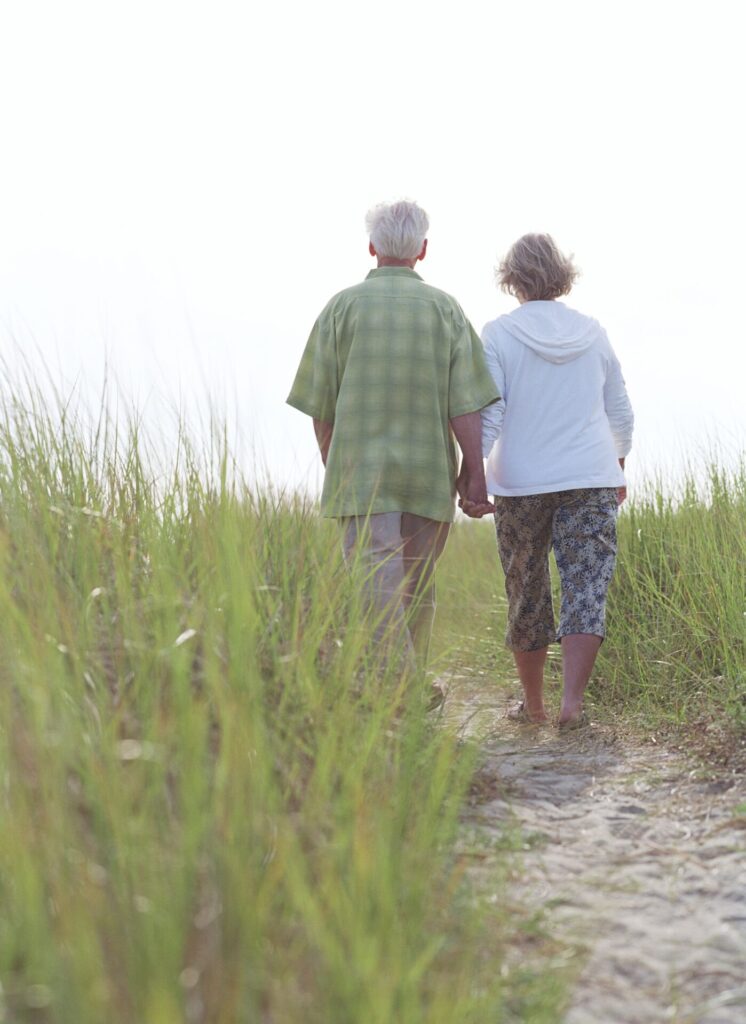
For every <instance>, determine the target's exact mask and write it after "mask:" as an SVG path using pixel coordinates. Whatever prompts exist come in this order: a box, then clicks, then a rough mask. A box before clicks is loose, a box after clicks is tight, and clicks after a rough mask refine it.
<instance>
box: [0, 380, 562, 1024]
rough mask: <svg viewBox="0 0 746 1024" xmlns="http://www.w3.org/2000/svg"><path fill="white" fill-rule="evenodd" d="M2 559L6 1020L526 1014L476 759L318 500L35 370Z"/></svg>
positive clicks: (432, 1018) (0, 893)
mask: <svg viewBox="0 0 746 1024" xmlns="http://www.w3.org/2000/svg"><path fill="white" fill-rule="evenodd" d="M0 563H1V571H0V644H2V660H1V662H0V674H1V676H2V678H1V680H0V683H1V685H0V782H1V784H2V789H1V790H0V815H1V817H2V820H1V824H0V980H1V982H2V988H1V990H0V1020H8V1021H13V1022H26V1021H29V1022H31V1021H33V1022H55V1024H57V1022H59V1024H68V1022H69V1024H73V1022H74V1024H89V1022H90V1024H101V1022H102V1021H110V1022H112V1024H125V1022H126V1024H130V1022H132V1024H135V1022H137V1024H143V1022H148V1024H176V1022H179V1024H181V1022H184V1021H186V1022H205V1024H213V1022H214V1024H241V1022H246V1024H257V1022H262V1024H295V1022H299V1021H304V1022H309V1024H311V1022H319V1024H322V1022H323V1024H332V1022H360V1024H392V1022H402V1024H416V1022H418V1021H422V1022H423V1024H424V1022H428V1024H438V1022H443V1024H446V1022H448V1024H453V1022H457V1021H474V1022H475V1024H477V1022H479V1024H482V1022H483V1021H486V1020H490V1021H497V1020H500V1019H503V1017H502V1014H503V1010H502V1007H503V992H502V989H501V983H500V974H499V964H500V960H499V944H500V941H502V933H501V932H500V930H499V927H498V919H497V918H495V916H494V915H493V917H492V919H491V921H490V929H491V930H490V932H489V935H486V933H485V931H484V928H485V922H484V920H483V917H482V914H481V913H480V911H479V909H478V907H477V906H476V905H475V902H474V900H473V899H472V898H471V897H470V896H469V893H468V889H467V888H466V887H465V884H464V880H463V866H462V864H461V862H460V861H459V859H458V857H457V856H456V855H455V853H454V840H455V836H456V830H457V826H458V815H459V809H460V805H461V800H462V796H463V793H464V789H465V787H466V785H467V783H468V780H469V777H470V772H471V767H472V761H473V758H472V756H471V755H470V754H469V751H468V750H467V751H466V752H464V751H459V750H458V748H457V745H456V741H455V738H454V737H453V736H451V735H449V734H448V732H447V731H445V730H438V729H434V728H432V726H431V725H430V724H428V720H427V718H426V716H425V715H424V714H423V711H422V700H421V694H420V692H419V690H418V689H417V687H415V686H409V687H408V688H405V687H404V685H403V684H401V683H400V682H399V681H398V680H397V679H396V678H395V677H394V676H393V675H392V674H391V673H388V674H387V671H386V666H385V665H383V664H381V662H380V658H379V656H378V653H377V652H376V651H375V650H371V645H370V642H369V641H370V637H371V635H372V628H373V624H372V623H371V622H370V621H369V620H368V618H366V615H365V613H364V610H363V609H362V608H361V605H360V601H359V593H360V584H361V581H360V579H359V578H356V577H355V574H354V573H353V574H352V575H351V574H350V573H348V572H347V571H345V568H344V566H343V565H342V562H341V558H340V551H339V537H338V535H337V531H336V529H335V527H334V526H333V525H332V524H329V523H324V522H322V521H320V520H319V518H318V515H317V512H316V510H315V508H313V507H312V506H311V505H310V503H308V502H306V501H304V500H302V499H300V498H284V497H282V496H281V495H278V494H275V493H273V492H272V490H271V489H269V488H263V489H261V491H259V490H257V489H255V488H254V487H253V486H249V485H248V484H247V483H246V482H245V481H243V480H242V479H241V477H240V474H238V472H237V471H236V470H235V468H234V467H232V466H231V464H230V460H229V458H228V454H227V450H226V447H225V444H224V442H223V441H221V439H220V438H219V437H217V438H216V439H215V441H214V444H212V445H211V446H210V447H209V448H208V451H207V453H206V454H204V453H201V452H199V453H197V452H195V451H194V450H193V449H192V448H190V446H189V444H188V442H187V439H186V437H185V435H184V434H182V436H181V439H180V442H179V445H178V448H177V449H176V450H175V451H174V452H173V455H172V457H171V459H170V461H169V460H168V459H163V458H162V457H160V456H159V455H158V453H157V452H156V451H155V450H154V449H153V448H152V447H151V446H150V445H149V443H148V441H147V439H146V437H145V436H144V435H143V433H142V431H141V429H140V427H139V425H138V421H137V419H136V418H135V417H133V418H132V421H131V423H130V424H129V427H127V428H126V429H124V430H122V429H117V428H116V427H114V426H112V425H111V423H110V422H109V421H108V420H107V419H106V417H103V416H102V417H101V418H100V419H99V420H98V422H94V423H93V424H92V425H91V426H85V425H84V421H83V420H82V419H81V418H79V417H76V416H75V415H74V414H73V413H72V412H71V411H70V410H66V409H64V408H62V409H59V410H55V411H54V413H53V414H50V413H49V412H47V411H46V408H45V406H44V404H43V403H42V402H41V400H40V399H38V396H35V395H34V394H33V393H31V394H30V395H29V397H28V399H27V400H26V401H25V402H18V401H9V402H6V404H5V407H4V410H3V418H2V423H1V424H0ZM536 1019H537V1020H538V1019H545V1020H550V1019H551V1016H543V1017H541V1018H539V1017H536Z"/></svg>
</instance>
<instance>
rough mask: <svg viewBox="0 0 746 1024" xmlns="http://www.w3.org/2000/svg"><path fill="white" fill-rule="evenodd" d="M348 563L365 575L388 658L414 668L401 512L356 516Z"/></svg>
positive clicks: (350, 526) (347, 535)
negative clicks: (395, 659)
mask: <svg viewBox="0 0 746 1024" xmlns="http://www.w3.org/2000/svg"><path fill="white" fill-rule="evenodd" d="M344 552H345V560H346V561H347V563H348V564H349V565H351V564H353V563H356V564H357V565H359V567H360V568H361V570H362V572H363V576H364V583H363V590H364V596H365V600H366V603H367V604H368V607H370V608H372V609H373V610H374V612H375V614H376V627H375V634H374V636H375V640H376V642H377V643H378V644H382V645H384V646H385V647H386V648H387V650H388V657H396V658H397V659H401V662H402V667H405V668H407V667H410V668H411V667H414V665H415V655H414V646H413V644H412V640H411V637H410V634H409V629H408V626H407V615H406V594H407V584H406V578H405V575H406V574H405V567H404V540H403V538H402V514H401V512H382V513H375V514H373V515H370V516H353V517H350V518H349V519H347V520H346V521H345V525H344Z"/></svg>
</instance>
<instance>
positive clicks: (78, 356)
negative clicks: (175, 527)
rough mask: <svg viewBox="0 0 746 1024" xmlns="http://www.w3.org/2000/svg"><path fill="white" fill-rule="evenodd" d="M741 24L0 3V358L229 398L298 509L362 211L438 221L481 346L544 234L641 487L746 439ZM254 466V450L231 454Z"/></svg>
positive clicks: (582, 13)
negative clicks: (409, 204) (568, 284)
mask: <svg viewBox="0 0 746 1024" xmlns="http://www.w3.org/2000/svg"><path fill="white" fill-rule="evenodd" d="M738 9H739V5H738V4H737V3H733V2H731V0H710V2H708V3H699V2H689V0H679V2H668V0H647V2H636V0H626V2H624V3H612V2H603V0H594V2H590V0H589V2H584V0H564V2H562V3H557V2H556V0H535V2H531V0H521V2H520V3H517V2H514V3H512V4H505V3H500V2H495V0H492V2H489V3H474V2H469V0H462V2H461V3H460V4H458V5H457V4H454V3H452V2H449V3H440V2H434V0H428V2H419V0H415V2H407V0H398V2H389V0H383V2H379V3H371V2H366V3H357V2H351V0H346V2H336V0H319V2H317V3H315V4H308V3H296V2H291V3H285V4H281V3H277V4H268V3H256V2H254V3H251V4H249V3H248V2H245V3H230V2H224V0H210V2H209V3H208V2H204V3H190V2H188V0H180V2H178V3H171V2H169V0H147V2H139V0H135V2H132V0H130V2H128V3H126V4H124V3H111V2H107V0H95V2H83V0H66V2H64V3H58V2H37V0H23V2H22V3H21V2H17V3H11V2H5V3H2V4H1V5H0V145H1V146H2V158H1V159H0V346H1V347H2V352H3V354H4V356H5V359H6V360H8V361H10V362H11V363H12V361H13V360H14V359H15V358H16V355H15V354H14V353H17V352H18V350H19V349H20V350H22V351H24V352H32V351H33V352H35V353H39V357H40V358H43V359H44V360H45V361H46V362H47V363H48V364H49V366H50V367H51V368H52V372H53V375H54V376H55V379H56V380H58V381H59V382H60V385H61V386H62V388H63V390H64V388H66V387H71V386H73V384H76V385H77V387H78V388H79V389H80V390H81V391H83V392H85V393H92V394H95V393H96V389H97V387H98V386H99V384H100V379H101V376H102V371H103V367H104V363H105V361H106V360H108V363H109V365H110V367H111V368H112V369H113V371H114V372H115V373H116V375H117V377H118V379H119V381H120V383H121V385H122V387H123V388H124V389H125V390H126V391H127V393H128V394H129V395H131V396H132V398H133V399H134V400H136V401H137V402H138V403H139V404H140V405H144V406H146V408H147V410H148V411H149V412H150V413H151V414H152V415H153V416H154V417H156V418H157V416H158V415H160V414H161V413H160V410H162V408H163V407H164V403H165V402H166V401H167V400H169V401H170V402H171V403H174V402H179V401H181V402H182V404H183V405H184V406H185V407H186V408H187V409H189V408H192V407H193V406H194V402H195V396H202V397H204V396H209V397H210V398H211V400H212V401H213V402H214V404H215V405H216V407H217V408H218V409H221V410H222V409H224V410H226V413H227V414H228V415H229V417H230V418H231V422H233V413H234V412H235V414H236V417H237V420H236V423H235V426H236V430H237V431H239V430H240V434H241V437H242V438H243V450H244V452H245V455H246V457H248V453H249V452H250V451H251V450H252V449H253V450H255V452H256V454H257V457H258V458H259V459H260V460H261V461H264V462H266V463H267V465H268V467H269V468H270V470H271V472H272V475H273V477H274V478H275V479H276V480H277V481H278V482H281V483H282V484H290V485H294V484H298V485H311V486H313V484H314V482H315V481H317V480H318V478H319V472H320V464H319V461H318V458H317V456H316V454H315V449H314V445H313V442H312V431H311V426H310V423H309V421H308V420H307V419H306V418H305V417H303V416H302V415H301V414H300V413H298V412H297V411H295V410H292V409H290V408H289V407H285V406H284V404H283V403H284V399H285V397H286V395H287V392H288V390H289V388H290V384H291V382H292V378H293V374H294V371H295V367H296V365H297V362H298V359H299V358H300V354H301V351H302V348H303V345H304V343H305V340H306V337H307V335H308V332H309V330H310V328H311V326H312V324H313V321H314V319H315V317H316V316H317V314H318V312H319V311H320V309H321V308H322V306H323V305H324V304H325V302H326V301H327V299H328V298H329V297H330V296H331V295H332V294H333V293H334V292H336V291H338V290H340V289H341V288H343V287H345V286H347V285H349V284H353V283H355V282H356V281H358V280H359V279H361V278H362V277H363V276H364V275H365V273H367V271H368V269H369V268H370V267H371V265H372V263H371V260H370V258H369V256H368V254H367V239H366V237H365V233H364V215H365V211H366V209H367V208H368V207H369V206H371V205H373V204H375V203H376V202H378V201H380V200H382V199H393V198H399V197H402V196H406V197H408V198H413V199H416V200H418V201H419V202H420V203H421V204H422V205H423V206H424V207H425V208H426V209H427V211H428V213H429V215H430V219H431V230H430V248H429V251H428V257H427V260H426V261H425V262H424V263H423V264H421V265H420V267H421V273H422V275H423V276H424V277H425V278H426V279H427V280H428V281H429V282H430V283H432V284H435V285H437V286H438V287H441V288H444V289H445V290H447V291H450V292H452V293H453V294H454V295H455V296H456V297H457V298H458V299H459V301H460V302H461V304H462V305H463V307H464V309H465V310H466V313H467V315H468V316H469V317H470V319H471V320H472V322H473V323H474V325H475V327H476V328H477V330H481V328H482V326H483V324H484V323H485V321H487V320H489V319H492V318H493V317H495V316H497V315H498V314H499V313H501V312H505V311H507V310H508V309H510V308H511V307H512V305H513V302H512V300H510V299H509V298H507V297H505V296H502V295H500V294H499V293H498V292H497V291H496V290H495V287H494V281H493V269H494V265H495V263H496V261H497V259H498V257H499V256H500V255H501V254H502V253H503V252H504V251H505V250H506V249H507V248H508V246H509V245H510V244H511V243H512V242H513V241H514V240H515V239H516V238H517V237H518V236H519V235H521V234H523V233H524V232H526V231H549V232H551V233H552V234H553V235H554V236H555V238H556V239H557V241H558V243H559V244H560V246H561V247H562V248H564V249H565V250H567V251H571V252H574V253H575V256H576V260H577V262H578V264H579V265H580V267H581V269H582V271H583V276H582V278H581V279H580V281H579V283H578V285H577V286H576V288H575V289H574V291H573V293H572V295H571V296H570V297H569V299H568V300H567V301H568V304H570V305H572V306H575V307H576V308H579V309H581V310H583V311H584V312H587V313H590V314H592V315H594V316H596V317H597V318H598V319H599V320H600V321H601V322H602V323H603V324H604V325H605V326H606V328H607V330H608V333H609V336H610V338H611V340H612V344H613V345H614V347H615V348H616V351H617V354H618V355H619V358H620V360H621V362H622V366H623V369H624V371H625V376H626V378H627V384H628V388H629V391H630V395H631V398H632V401H633V404H634V407H635V411H636V414H637V435H636V443H635V449H634V453H633V457H632V459H631V460H630V476H631V479H632V481H633V483H634V481H635V479H640V466H641V465H642V466H645V467H650V466H652V465H653V464H656V463H657V464H661V465H662V466H663V467H664V468H665V469H666V470H670V471H671V472H674V471H675V470H676V468H677V467H678V466H679V465H680V464H681V458H682V454H681V453H682V452H686V451H691V452H694V453H695V454H696V453H697V452H698V451H699V450H700V449H701V448H702V447H703V446H704V445H707V444H709V443H711V442H712V441H713V440H716V439H717V440H718V441H719V442H720V444H721V445H723V446H724V447H725V449H726V450H727V451H729V452H731V453H732V452H733V451H735V450H737V449H738V447H739V446H740V447H741V449H743V446H744V439H745V438H746V403H745V402H744V400H743V388H744V383H743V382H744V378H745V377H746V374H745V373H744V370H745V369H746V358H745V357H744V347H745V343H746V330H745V329H744V325H743V322H742V321H741V319H740V317H739V315H738V313H737V310H736V308H735V305H734V299H735V298H736V297H737V296H738V295H740V294H741V292H742V287H743V279H744V269H745V261H744V255H743V253H744V236H745V229H746V216H745V213H744V201H743V182H744V181H745V180H746V167H744V157H743V155H742V145H741V142H742V135H743V97H744V85H745V84H746V83H745V82H744V61H743V56H742V46H741V39H742V34H741V31H740V28H737V26H736V23H735V19H736V14H737V12H738ZM236 443H237V444H238V440H237V441H236Z"/></svg>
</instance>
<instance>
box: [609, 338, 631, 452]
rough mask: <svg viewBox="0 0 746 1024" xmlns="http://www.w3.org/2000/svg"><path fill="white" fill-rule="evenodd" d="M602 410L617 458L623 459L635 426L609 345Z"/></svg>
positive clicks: (619, 370)
mask: <svg viewBox="0 0 746 1024" xmlns="http://www.w3.org/2000/svg"><path fill="white" fill-rule="evenodd" d="M604 408H605V409H606V415H607V417H608V420H609V426H610V427H611V433H612V436H613V438H614V444H615V445H616V453H617V455H618V456H619V458H620V459H621V458H624V456H625V455H627V454H628V453H629V450H630V449H631V447H632V430H633V428H634V424H635V417H634V413H633V412H632V405H631V404H630V400H629V397H628V395H627V388H626V386H625V383H624V377H623V376H622V368H621V366H620V365H619V360H618V359H617V357H616V355H615V353H614V350H613V349H612V348H611V345H609V363H608V368H607V371H606V382H605V384H604Z"/></svg>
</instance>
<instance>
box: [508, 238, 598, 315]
mask: <svg viewBox="0 0 746 1024" xmlns="http://www.w3.org/2000/svg"><path fill="white" fill-rule="evenodd" d="M495 276H496V277H497V282H498V284H499V285H500V287H501V288H502V290H503V291H505V292H508V294H509V295H515V296H516V297H518V298H520V299H523V300H525V301H526V302H532V301H536V300H537V299H558V298H559V297H560V296H561V295H567V294H568V292H569V291H570V289H571V288H572V286H573V283H574V282H575V278H576V277H577V276H578V271H577V269H576V268H575V266H574V265H573V262H572V256H563V255H562V253H561V252H560V250H559V249H558V248H557V244H556V242H555V241H554V239H553V238H552V236H551V235H535V234H531V235H523V236H522V237H521V238H519V239H518V241H517V242H515V243H514V244H513V245H512V246H511V247H510V249H509V250H508V252H507V253H506V255H505V257H504V258H503V259H502V260H501V261H500V264H499V266H498V268H497V271H496V274H495Z"/></svg>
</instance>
